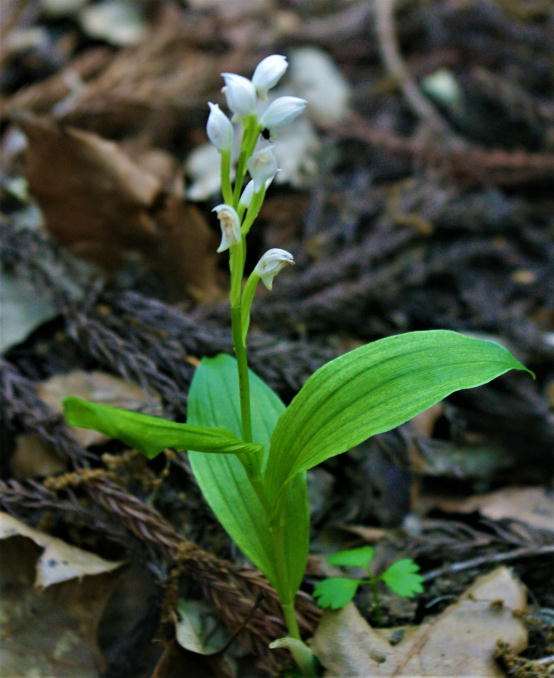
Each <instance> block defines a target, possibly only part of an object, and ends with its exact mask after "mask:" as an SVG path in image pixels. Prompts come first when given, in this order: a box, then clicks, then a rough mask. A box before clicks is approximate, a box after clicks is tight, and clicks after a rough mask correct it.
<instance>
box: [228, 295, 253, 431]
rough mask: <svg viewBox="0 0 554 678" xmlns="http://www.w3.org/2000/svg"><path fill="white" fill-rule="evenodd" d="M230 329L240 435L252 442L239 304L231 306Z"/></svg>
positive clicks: (248, 384)
mask: <svg viewBox="0 0 554 678" xmlns="http://www.w3.org/2000/svg"><path fill="white" fill-rule="evenodd" d="M231 329H232V334H233V348H234V349H235V355H236V358H237V366H238V375H239V395H240V414H241V419H242V437H243V438H244V440H245V441H246V442H247V443H250V442H252V419H251V414H250V380H249V378H248V354H247V351H246V345H245V343H244V341H243V338H242V308H241V304H238V306H233V307H231Z"/></svg>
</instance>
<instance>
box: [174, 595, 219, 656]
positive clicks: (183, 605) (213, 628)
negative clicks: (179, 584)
mask: <svg viewBox="0 0 554 678" xmlns="http://www.w3.org/2000/svg"><path fill="white" fill-rule="evenodd" d="M177 612H178V619H177V621H176V622H175V637H176V639H177V642H178V643H179V645H180V646H181V647H183V648H184V649H185V650H190V651H191V652H196V653H197V654H205V655H210V654H216V653H217V652H220V651H221V650H222V649H223V648H224V647H225V646H226V645H227V643H228V642H229V639H230V638H231V634H230V633H229V632H228V631H227V630H226V629H225V628H224V627H223V626H221V624H220V622H219V620H218V618H217V616H216V615H215V613H214V611H213V610H212V609H211V607H210V606H209V605H208V604H207V603H205V602H203V601H197V600H183V599H181V600H179V603H178V605H177Z"/></svg>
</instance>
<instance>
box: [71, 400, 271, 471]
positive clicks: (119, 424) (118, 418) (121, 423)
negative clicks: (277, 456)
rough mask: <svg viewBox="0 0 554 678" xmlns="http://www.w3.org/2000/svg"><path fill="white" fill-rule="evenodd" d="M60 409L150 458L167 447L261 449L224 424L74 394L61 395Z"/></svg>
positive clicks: (75, 421) (74, 421)
mask: <svg viewBox="0 0 554 678" xmlns="http://www.w3.org/2000/svg"><path fill="white" fill-rule="evenodd" d="M63 412H64V417H65V420H66V421H67V423H68V424H69V425H70V426H78V427H79V428H91V429H93V430H95V431H100V432H101V433H104V434H105V435H107V436H109V437H110V438H117V439H118V440H122V441H123V442H125V443H127V445H130V446H131V447H133V448H135V449H136V450H140V451H141V452H143V453H144V454H145V455H146V456H147V457H149V458H150V459H151V458H152V457H155V456H156V455H157V454H159V452H161V451H162V450H163V449H165V448H166V447H172V448H174V449H176V450H188V449H189V448H194V449H195V450H202V451H204V452H210V453H213V452H218V453H225V454H246V453H258V454H259V453H260V446H259V445H255V444H252V443H245V442H244V441H242V440H241V439H240V438H239V437H237V436H236V435H234V434H233V433H231V432H230V431H227V430H225V429H224V428H220V427H218V428H213V427H212V428H206V427H205V426H191V425H190V424H178V423H177V422H175V421H171V420H170V419H162V418H161V417H152V416H150V415H149V414H140V413H139V412H131V411H130V410H125V409H122V408H120V407H112V406H111V405H99V404H97V403H92V402H90V401H88V400H83V399H82V398H75V397H73V396H71V397H69V398H65V399H64V401H63Z"/></svg>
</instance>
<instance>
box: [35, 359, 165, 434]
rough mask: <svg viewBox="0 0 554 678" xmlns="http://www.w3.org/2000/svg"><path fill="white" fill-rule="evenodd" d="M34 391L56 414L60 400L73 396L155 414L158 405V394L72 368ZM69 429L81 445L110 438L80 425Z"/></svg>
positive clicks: (157, 411) (117, 378)
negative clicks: (72, 369)
mask: <svg viewBox="0 0 554 678" xmlns="http://www.w3.org/2000/svg"><path fill="white" fill-rule="evenodd" d="M37 392H38V395H39V397H40V398H41V399H42V400H44V402H45V403H46V404H47V405H48V406H49V407H50V408H51V409H52V410H54V412H59V413H61V412H62V400H63V399H64V398H65V397H67V396H77V397H79V398H85V399H86V400H94V401H95V402H97V403H101V404H103V405H112V406H114V407H124V408H126V409H131V410H139V409H140V410H141V411H142V412H146V413H148V414H159V413H160V407H161V405H160V398H159V396H157V395H155V394H152V393H146V391H143V390H142V388H140V386H137V385H136V384H131V383H130V382H128V381H124V380H123V379H119V377H114V376H112V375H111V374H106V373H104V372H85V371H84V370H75V371H73V372H69V373H67V374H57V375H55V376H53V377H50V379H48V380H47V381H44V382H42V383H41V384H39V385H38V386H37ZM71 431H72V433H73V435H74V436H75V438H77V440H78V441H79V443H80V444H81V445H82V446H83V447H87V446H88V445H96V444H98V443H103V442H106V441H107V440H110V438H108V437H107V436H105V435H104V434H103V433H99V432H98V431H92V430H89V429H84V428H72V429H71Z"/></svg>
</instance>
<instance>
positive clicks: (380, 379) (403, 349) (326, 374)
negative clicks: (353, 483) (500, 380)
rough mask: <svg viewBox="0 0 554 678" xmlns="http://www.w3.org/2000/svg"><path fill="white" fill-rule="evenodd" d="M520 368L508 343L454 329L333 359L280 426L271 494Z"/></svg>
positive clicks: (387, 342) (393, 341) (400, 338)
mask: <svg viewBox="0 0 554 678" xmlns="http://www.w3.org/2000/svg"><path fill="white" fill-rule="evenodd" d="M512 369H515V370H525V369H526V368H525V367H524V366H523V365H522V364H521V363H520V362H519V361H518V360H516V359H515V358H514V357H513V356H512V354H511V353H510V352H509V351H508V350H507V349H505V348H504V347H503V346H500V344H496V343H495V342H492V341H483V340H480V339H473V338H470V337H466V336H464V335H462V334H458V333H457V332H451V331H448V330H430V331H427V332H408V333H406V334H400V335H397V336H393V337H387V338H386V339H380V340H379V341H374V342H372V343H370V344H366V345H365V346H361V347H360V348H357V349H355V350H354V351H350V352H349V353H346V354H344V355H342V356H340V357H339V358H336V359H335V360H332V361H330V362H328V363H327V364H326V365H324V366H323V367H321V368H320V369H318V370H317V371H316V372H315V373H314V374H313V375H312V376H311V377H310V378H309V379H308V380H307V381H306V383H305V384H304V386H303V387H302V388H301V390H300V391H299V393H298V394H297V395H296V397H295V398H294V399H293V400H292V402H291V404H290V405H289V407H287V410H286V412H285V413H284V414H283V416H282V417H281V418H280V419H279V422H278V424H277V426H276V428H275V431H274V433H273V436H272V439H271V453H270V458H269V462H268V467H267V478H268V483H269V486H270V491H271V496H272V497H276V496H278V495H279V494H280V493H281V492H282V488H283V486H284V485H285V483H287V482H288V481H289V480H290V478H292V477H293V476H294V475H296V474H297V473H300V472H302V471H307V470H308V469H310V468H312V467H313V466H316V465H317V464H320V463H321V462H322V461H325V460H326V459H328V458H329V457H332V456H334V455H337V454H340V453H341V452H346V451H347V450H349V449H351V448H352V447H354V446H355V445H358V444H359V443H361V442H363V441H364V440H366V439H367V438H369V437H370V436H372V435H375V434H377V433H383V432H385V431H389V430H390V429H392V428H395V427H396V426H399V425H400V424H403V423H404V422H406V421H408V420H409V419H411V418H412V417H414V416H415V415H416V414H419V413H420V412H423V411H424V410H426V409H427V408H429V407H431V405H434V404H435V403H437V402H439V401H440V400H442V399H443V398H445V397H446V396H448V395H450V394H451V393H453V392H454V391H458V390H459V389H463V388H473V387H474V386H480V385H481V384H485V383H487V382H488V381H491V380H492V379H494V378H495V377H498V376H500V375H501V374H504V373H505V372H508V371H509V370H512Z"/></svg>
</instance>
